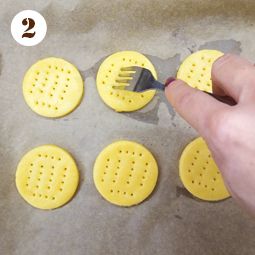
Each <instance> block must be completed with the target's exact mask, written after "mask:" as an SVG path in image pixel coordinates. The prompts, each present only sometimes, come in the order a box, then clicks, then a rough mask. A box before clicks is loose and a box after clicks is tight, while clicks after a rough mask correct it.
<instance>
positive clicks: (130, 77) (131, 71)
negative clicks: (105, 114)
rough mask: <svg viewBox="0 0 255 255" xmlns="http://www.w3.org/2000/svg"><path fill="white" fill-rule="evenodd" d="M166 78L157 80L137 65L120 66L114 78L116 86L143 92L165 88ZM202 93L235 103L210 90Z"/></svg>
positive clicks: (229, 98) (224, 101) (223, 101)
mask: <svg viewBox="0 0 255 255" xmlns="http://www.w3.org/2000/svg"><path fill="white" fill-rule="evenodd" d="M168 80H169V79H167V81H166V83H165V84H163V83H161V82H159V81H157V80H156V79H155V78H154V76H153V75H152V73H151V71H150V70H148V69H146V68H143V67H139V66H129V67H122V68H121V69H120V73H119V77H118V79H116V83H118V84H119V85H118V86H115V88H117V87H123V86H124V87H125V89H126V90H130V91H134V92H144V91H146V90H155V89H156V90H162V91H164V90H165V87H166V85H167V84H168ZM203 92H204V93H206V94H208V95H210V96H212V97H213V98H215V99H217V100H218V101H220V102H222V103H225V104H228V105H232V106H233V105H236V102H235V101H234V99H233V98H231V97H229V96H219V95H215V94H213V93H210V92H206V91H203Z"/></svg>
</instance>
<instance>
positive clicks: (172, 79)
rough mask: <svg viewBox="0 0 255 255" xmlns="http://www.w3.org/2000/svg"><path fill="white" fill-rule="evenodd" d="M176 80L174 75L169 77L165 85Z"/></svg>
mask: <svg viewBox="0 0 255 255" xmlns="http://www.w3.org/2000/svg"><path fill="white" fill-rule="evenodd" d="M174 81H175V78H174V77H169V78H168V79H167V80H166V82H165V87H167V86H169V85H170V84H171V83H172V82H174Z"/></svg>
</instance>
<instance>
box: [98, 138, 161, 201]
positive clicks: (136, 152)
mask: <svg viewBox="0 0 255 255" xmlns="http://www.w3.org/2000/svg"><path fill="white" fill-rule="evenodd" d="M93 175H94V182H95V185H96V188H97V190H98V191H99V193H100V194H101V195H102V196H103V197H104V198H105V199H106V200H107V201H109V202H110V203H113V204H115V205H120V206H132V205H136V204H139V203H140V202H142V201H143V200H145V199H146V198H147V197H148V196H149V195H150V194H151V192H152V191H153V189H154V187H155V185H156V182H157V178H158V166H157V162H156V160H155V159H154V157H153V155H152V154H151V153H150V152H149V151H148V150H147V149H146V148H145V147H143V146H142V145H140V144H138V143H135V142H131V141H118V142H115V143H112V144H110V145H108V146H107V147H106V148H105V149H104V150H103V151H102V152H101V153H100V154H99V156H98V157H97V159H96V162H95V165H94V172H93Z"/></svg>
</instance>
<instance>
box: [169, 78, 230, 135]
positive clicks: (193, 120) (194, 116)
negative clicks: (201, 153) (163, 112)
mask: <svg viewBox="0 0 255 255" xmlns="http://www.w3.org/2000/svg"><path fill="white" fill-rule="evenodd" d="M165 95H166V98H167V99H168V101H169V102H170V104H172V106H173V107H174V108H175V110H176V111H177V112H178V113H179V114H180V116H182V117H183V118H184V119H185V120H186V121H187V122H188V123H189V124H190V125H191V126H192V127H193V128H195V129H196V130H197V131H198V132H199V133H200V134H201V135H202V136H206V135H208V133H206V132H208V131H209V132H210V130H211V127H212V126H214V124H213V123H215V122H214V121H215V119H218V118H216V117H217V115H218V114H219V113H223V112H224V111H225V110H226V109H227V108H228V107H229V106H228V105H226V104H224V103H221V102H219V101H218V100H216V99H215V98H212V97H211V96H209V95H207V94H206V93H204V92H203V91H201V90H198V89H195V88H192V87H190V86H189V85H187V84H186V83H185V82H184V81H182V80H172V81H171V82H170V83H168V84H166V88H165ZM219 115H221V114H219ZM212 121H213V123H212ZM212 128H213V127H212Z"/></svg>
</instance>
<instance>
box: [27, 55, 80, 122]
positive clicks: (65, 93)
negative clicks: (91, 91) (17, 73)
mask: <svg viewBox="0 0 255 255" xmlns="http://www.w3.org/2000/svg"><path fill="white" fill-rule="evenodd" d="M23 95H24V98H25V101H26V103H27V104H28V105H29V107H30V108H31V109H32V110H33V111H34V112H36V113H38V114H39V115H42V116H44V117H51V118H56V117H61V116H64V115H66V114H68V113H70V112H71V111H73V110H74V109H75V108H76V107H77V106H78V105H79V103H80V101H81V99H82V96H83V80H82V77H81V75H80V73H79V71H78V70H77V68H76V67H75V66H73V65H72V64H71V63H69V62H67V61H66V60H64V59H61V58H45V59H42V60H39V61H38V62H36V63H35V64H33V65H32V66H31V67H30V68H29V69H28V71H27V72H26V74H25V77H24V80H23Z"/></svg>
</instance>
